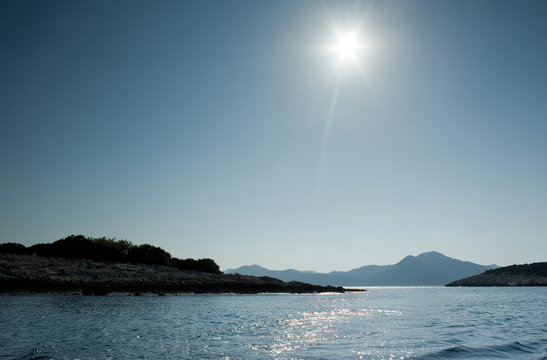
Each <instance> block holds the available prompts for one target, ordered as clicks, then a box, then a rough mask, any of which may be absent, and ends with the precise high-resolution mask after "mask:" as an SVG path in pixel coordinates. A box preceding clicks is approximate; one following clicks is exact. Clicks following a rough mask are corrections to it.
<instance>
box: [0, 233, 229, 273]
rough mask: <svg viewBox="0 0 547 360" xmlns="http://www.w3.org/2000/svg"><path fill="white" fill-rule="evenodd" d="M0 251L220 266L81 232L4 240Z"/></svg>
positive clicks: (208, 268) (188, 266) (201, 268)
mask: <svg viewBox="0 0 547 360" xmlns="http://www.w3.org/2000/svg"><path fill="white" fill-rule="evenodd" d="M0 254H16V255H33V254H35V255H38V256H43V257H60V258H82V259H89V260H94V261H109V262H130V263H138V264H149V265H165V266H171V267H175V268H177V269H180V270H197V271H202V272H206V273H211V274H220V273H221V271H220V268H219V266H218V265H217V264H216V263H215V261H214V260H212V259H199V260H195V259H178V258H176V257H172V256H171V254H169V253H168V252H167V251H165V250H163V249H162V248H160V247H157V246H153V245H150V244H142V245H134V244H133V243H131V242H130V241H127V240H116V239H108V238H106V237H101V238H92V237H85V236H83V235H70V236H68V237H66V238H64V239H60V240H57V241H55V242H53V243H49V244H44V243H40V244H35V245H32V246H29V247H26V246H24V245H22V244H18V243H12V242H11V243H4V244H0Z"/></svg>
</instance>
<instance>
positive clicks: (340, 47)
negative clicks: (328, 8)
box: [330, 30, 364, 67]
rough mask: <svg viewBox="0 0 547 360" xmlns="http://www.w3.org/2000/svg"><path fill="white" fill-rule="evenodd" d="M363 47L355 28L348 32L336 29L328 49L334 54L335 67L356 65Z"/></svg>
mask: <svg viewBox="0 0 547 360" xmlns="http://www.w3.org/2000/svg"><path fill="white" fill-rule="evenodd" d="M363 48H364V44H363V42H362V41H361V39H360V37H359V32H358V31H355V30H354V31H348V32H342V31H337V32H336V35H335V38H334V41H333V43H332V45H331V46H330V50H331V51H332V52H333V53H334V54H335V56H336V66H337V67H340V66H343V67H346V66H347V65H355V66H357V65H358V64H359V58H360V56H361V52H362V50H363Z"/></svg>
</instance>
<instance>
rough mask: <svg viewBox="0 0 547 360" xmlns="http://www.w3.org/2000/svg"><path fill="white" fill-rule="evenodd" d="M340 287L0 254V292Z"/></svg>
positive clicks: (249, 291)
mask: <svg viewBox="0 0 547 360" xmlns="http://www.w3.org/2000/svg"><path fill="white" fill-rule="evenodd" d="M344 291H345V289H344V288H342V287H334V286H318V285H312V284H308V283H303V282H295V281H291V282H284V281H281V280H278V279H274V278H271V277H256V276H247V275H240V274H210V273H204V272H200V271H195V270H179V269H177V268H173V267H169V266H163V265H147V264H134V263H122V262H99V261H93V260H88V259H74V258H47V257H41V256H36V255H13V254H0V292H3V293H6V292H74V293H80V294H84V295H105V294H108V293H111V292H121V293H131V294H141V293H158V294H165V293H239V294H256V293H319V292H344Z"/></svg>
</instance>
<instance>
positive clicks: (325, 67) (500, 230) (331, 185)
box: [0, 0, 547, 272]
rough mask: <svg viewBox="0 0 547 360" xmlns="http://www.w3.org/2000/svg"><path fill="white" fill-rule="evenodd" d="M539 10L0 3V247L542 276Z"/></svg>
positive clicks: (544, 9) (365, 4)
mask: <svg viewBox="0 0 547 360" xmlns="http://www.w3.org/2000/svg"><path fill="white" fill-rule="evenodd" d="M546 19H547V2H546V1H532V0H530V1H519V2H516V1H509V0H495V1H494V0H492V1H481V2H477V1H464V0H455V1H450V2H439V1H433V0H421V1H417V0H416V1H414V0H411V1H382V2H376V1H337V2H320V1H298V2H289V1H287V2H279V1H259V2H255V1H244V0H237V1H235V0H227V1H174V0H166V1H161V2H155V1H148V0H143V1H137V2H136V1H128V0H116V1H103V0H98V1H68V0H59V1H54V2H47V1H34V0H33V1H30V0H28V1H27V0H24V1H12V0H7V1H2V2H0V29H1V30H0V53H1V54H2V56H1V57H0V119H1V121H0V164H1V170H0V172H1V174H2V175H1V176H0V198H1V199H2V201H1V203H0V242H19V243H22V244H25V245H32V244H34V243H37V242H52V241H55V240H58V239H61V238H63V237H65V236H67V235H70V234H84V235H86V236H93V237H100V236H107V237H116V238H118V239H127V240H129V241H132V242H133V243H135V244H140V243H150V244H153V245H156V246H160V247H162V248H164V249H165V250H167V251H169V252H170V253H171V254H172V255H173V256H176V257H179V258H187V257H193V258H205V257H207V258H212V259H214V260H215V261H216V262H217V263H218V264H219V265H220V267H221V268H222V269H227V268H237V267H239V266H242V265H251V264H259V265H261V266H263V267H266V268H269V269H288V268H293V269H298V270H314V271H319V272H329V271H333V270H349V269H353V268H358V267H361V266H364V265H370V264H378V265H383V264H394V263H396V262H398V261H399V260H401V259H402V258H403V257H405V256H407V255H418V254H420V253H423V252H428V251H432V250H434V251H438V252H441V253H443V254H444V255H446V256H449V257H453V258H457V259H460V260H464V261H471V262H474V263H477V264H483V265H489V264H497V265H499V266H505V265H511V264H519V263H531V262H538V261H546V259H545V254H547V241H546V240H547V239H546V238H547V221H546V220H547V186H546V184H547V156H546V155H547V140H546V139H547V121H546V119H547V36H545V34H547V21H545V20H546Z"/></svg>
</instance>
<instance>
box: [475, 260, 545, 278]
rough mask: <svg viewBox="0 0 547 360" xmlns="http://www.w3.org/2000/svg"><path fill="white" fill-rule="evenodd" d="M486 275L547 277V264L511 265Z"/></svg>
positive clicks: (489, 271) (490, 271) (487, 272)
mask: <svg viewBox="0 0 547 360" xmlns="http://www.w3.org/2000/svg"><path fill="white" fill-rule="evenodd" d="M485 274H505V275H522V274H525V275H539V276H545V277H547V262H540V263H533V264H524V265H511V266H505V267H502V268H498V269H493V270H488V271H486V272H485Z"/></svg>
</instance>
